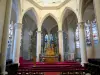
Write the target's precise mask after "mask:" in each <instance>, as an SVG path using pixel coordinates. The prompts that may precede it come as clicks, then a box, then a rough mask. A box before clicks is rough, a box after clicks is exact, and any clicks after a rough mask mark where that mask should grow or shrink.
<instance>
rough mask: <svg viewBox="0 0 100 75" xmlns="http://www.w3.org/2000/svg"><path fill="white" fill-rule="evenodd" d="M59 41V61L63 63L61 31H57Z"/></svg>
mask: <svg viewBox="0 0 100 75" xmlns="http://www.w3.org/2000/svg"><path fill="white" fill-rule="evenodd" d="M58 39H59V40H58V41H59V53H60V55H61V61H64V49H63V31H58Z"/></svg>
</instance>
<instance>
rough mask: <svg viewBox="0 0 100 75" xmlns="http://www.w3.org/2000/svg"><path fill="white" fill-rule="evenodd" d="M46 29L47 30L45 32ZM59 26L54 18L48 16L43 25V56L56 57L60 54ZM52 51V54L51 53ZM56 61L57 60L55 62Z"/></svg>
mask: <svg viewBox="0 0 100 75" xmlns="http://www.w3.org/2000/svg"><path fill="white" fill-rule="evenodd" d="M44 29H45V30H44ZM57 31H58V25H57V22H56V20H55V19H54V18H53V17H52V16H47V17H46V18H45V19H44V21H43V24H42V39H43V41H42V50H41V55H42V56H54V57H55V56H56V55H57V54H58V32H57ZM49 51H51V53H49ZM55 61H56V60H55Z"/></svg>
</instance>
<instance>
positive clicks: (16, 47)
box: [13, 23, 22, 65]
mask: <svg viewBox="0 0 100 75" xmlns="http://www.w3.org/2000/svg"><path fill="white" fill-rule="evenodd" d="M21 32H22V24H21V23H16V25H15V37H14V47H13V62H14V63H18V65H19V57H20V46H21Z"/></svg>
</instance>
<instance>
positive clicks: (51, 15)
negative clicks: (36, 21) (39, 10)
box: [41, 13, 58, 25]
mask: <svg viewBox="0 0 100 75" xmlns="http://www.w3.org/2000/svg"><path fill="white" fill-rule="evenodd" d="M49 16H50V17H52V18H53V19H54V20H55V21H56V23H57V25H58V20H57V18H56V17H55V16H54V15H53V14H51V13H48V14H46V15H45V16H44V17H43V19H42V20H41V24H42V25H43V22H44V20H45V19H46V18H47V17H49Z"/></svg>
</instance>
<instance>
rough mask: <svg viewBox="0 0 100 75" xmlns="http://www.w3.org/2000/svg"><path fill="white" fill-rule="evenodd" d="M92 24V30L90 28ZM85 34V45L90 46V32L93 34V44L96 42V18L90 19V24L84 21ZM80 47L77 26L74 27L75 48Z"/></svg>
mask: <svg viewBox="0 0 100 75" xmlns="http://www.w3.org/2000/svg"><path fill="white" fill-rule="evenodd" d="M90 25H92V32H91V30H90V28H91V26H90ZM84 29H85V36H86V44H87V46H91V43H92V42H91V33H92V36H93V40H94V44H95V45H96V44H98V30H97V24H96V20H94V21H92V22H91V24H90V23H87V22H86V23H85V28H84ZM79 47H80V43H79V27H78V26H77V28H76V48H79Z"/></svg>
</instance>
